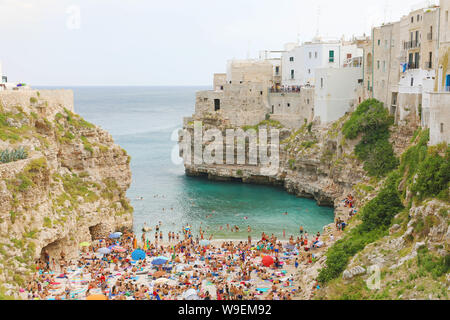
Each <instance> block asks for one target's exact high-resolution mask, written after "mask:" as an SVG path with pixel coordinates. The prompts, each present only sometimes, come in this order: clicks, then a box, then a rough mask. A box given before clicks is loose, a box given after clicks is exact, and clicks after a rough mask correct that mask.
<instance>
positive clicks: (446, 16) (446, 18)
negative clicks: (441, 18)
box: [445, 11, 448, 22]
mask: <svg viewBox="0 0 450 320" xmlns="http://www.w3.org/2000/svg"><path fill="white" fill-rule="evenodd" d="M445 22H448V11H445Z"/></svg>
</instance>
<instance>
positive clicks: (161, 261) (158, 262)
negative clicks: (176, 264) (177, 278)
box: [152, 257, 169, 266]
mask: <svg viewBox="0 0 450 320" xmlns="http://www.w3.org/2000/svg"><path fill="white" fill-rule="evenodd" d="M167 261H169V258H166V257H157V258H155V259H153V261H152V264H153V265H155V266H160V265H162V264H166V263H167Z"/></svg>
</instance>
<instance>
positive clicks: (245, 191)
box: [47, 87, 334, 239]
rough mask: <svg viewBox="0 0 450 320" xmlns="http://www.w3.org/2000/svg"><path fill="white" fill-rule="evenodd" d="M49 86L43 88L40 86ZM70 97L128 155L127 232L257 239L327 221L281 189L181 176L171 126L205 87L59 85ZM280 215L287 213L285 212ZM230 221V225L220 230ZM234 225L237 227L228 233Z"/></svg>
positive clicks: (178, 124)
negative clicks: (130, 221) (130, 215)
mask: <svg viewBox="0 0 450 320" xmlns="http://www.w3.org/2000/svg"><path fill="white" fill-rule="evenodd" d="M47 89H48V88H47ZM65 89H72V90H73V91H74V95H75V112H76V113H78V114H80V115H81V116H82V117H84V118H85V119H86V120H87V121H89V122H92V123H94V124H96V125H98V126H100V127H102V128H103V129H105V130H107V131H109V132H110V133H111V135H112V136H113V138H114V140H115V142H116V143H117V144H119V145H120V146H121V147H122V148H124V149H125V150H126V151H127V152H128V154H129V155H131V159H132V160H131V171H132V176H133V179H132V184H131V187H130V189H129V190H128V197H129V198H130V199H131V203H132V206H133V207H134V231H135V232H136V233H137V234H141V231H142V228H143V226H144V224H146V225H147V226H148V227H150V228H152V229H153V230H152V231H151V232H150V234H149V235H150V237H151V238H152V237H154V231H155V226H156V225H157V224H161V229H160V230H162V231H163V232H164V237H166V236H167V232H168V231H174V232H181V230H182V229H183V228H184V227H185V226H187V225H189V226H190V227H191V230H193V232H194V234H195V233H197V232H198V230H199V228H200V227H201V228H202V230H204V231H205V236H206V237H208V238H209V236H210V235H212V236H213V239H247V237H248V235H249V233H248V227H250V228H251V233H250V234H251V236H252V238H253V239H256V238H258V237H260V236H261V233H262V232H265V233H266V234H269V235H271V234H274V235H276V236H277V237H278V238H280V239H281V238H283V231H284V233H285V235H286V237H287V238H288V237H289V236H291V235H293V236H295V237H297V236H299V235H300V234H299V228H300V226H303V228H304V230H306V231H308V232H309V233H310V234H313V233H316V232H318V231H321V230H322V229H323V227H324V226H325V225H328V224H330V223H332V222H333V219H334V212H333V209H332V208H328V207H319V206H318V205H317V204H316V202H315V201H314V200H311V199H302V198H297V197H296V196H294V195H291V194H288V193H287V192H286V191H284V190H283V189H282V188H277V187H270V186H261V185H249V184H242V183H239V182H214V181H209V180H207V179H205V178H192V177H187V176H186V175H185V174H184V167H183V163H182V161H181V159H179V157H178V147H177V140H178V134H177V132H178V130H179V129H181V128H182V123H183V117H187V116H191V115H192V114H193V113H194V106H195V93H196V91H199V90H206V89H209V88H207V87H65ZM286 212H287V215H286V214H285V213H286ZM227 225H229V227H230V228H227ZM233 226H238V227H239V231H238V232H235V231H233V232H232V230H231V229H232V227H233Z"/></svg>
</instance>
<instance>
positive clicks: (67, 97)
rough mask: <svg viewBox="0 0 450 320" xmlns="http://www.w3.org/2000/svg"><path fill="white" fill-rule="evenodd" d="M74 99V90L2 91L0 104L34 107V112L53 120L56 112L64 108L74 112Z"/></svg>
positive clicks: (27, 108)
mask: <svg viewBox="0 0 450 320" xmlns="http://www.w3.org/2000/svg"><path fill="white" fill-rule="evenodd" d="M32 101H33V102H32ZM73 101H74V96H73V91H72V90H18V91H15V90H14V91H13V90H5V91H0V105H2V106H4V107H12V106H21V107H22V108H24V110H31V109H30V108H32V109H33V112H36V113H38V114H39V115H40V116H42V117H44V118H47V119H48V120H53V118H54V116H55V114H56V113H58V112H59V111H60V110H61V109H62V108H66V109H68V110H69V111H71V112H74V106H73V104H74V103H73ZM29 112H31V111H29ZM29 112H27V113H29Z"/></svg>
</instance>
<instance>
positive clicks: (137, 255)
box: [131, 249, 145, 260]
mask: <svg viewBox="0 0 450 320" xmlns="http://www.w3.org/2000/svg"><path fill="white" fill-rule="evenodd" d="M131 258H132V259H133V260H144V259H145V252H144V251H143V250H141V249H137V250H134V251H133V253H132V254H131Z"/></svg>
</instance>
